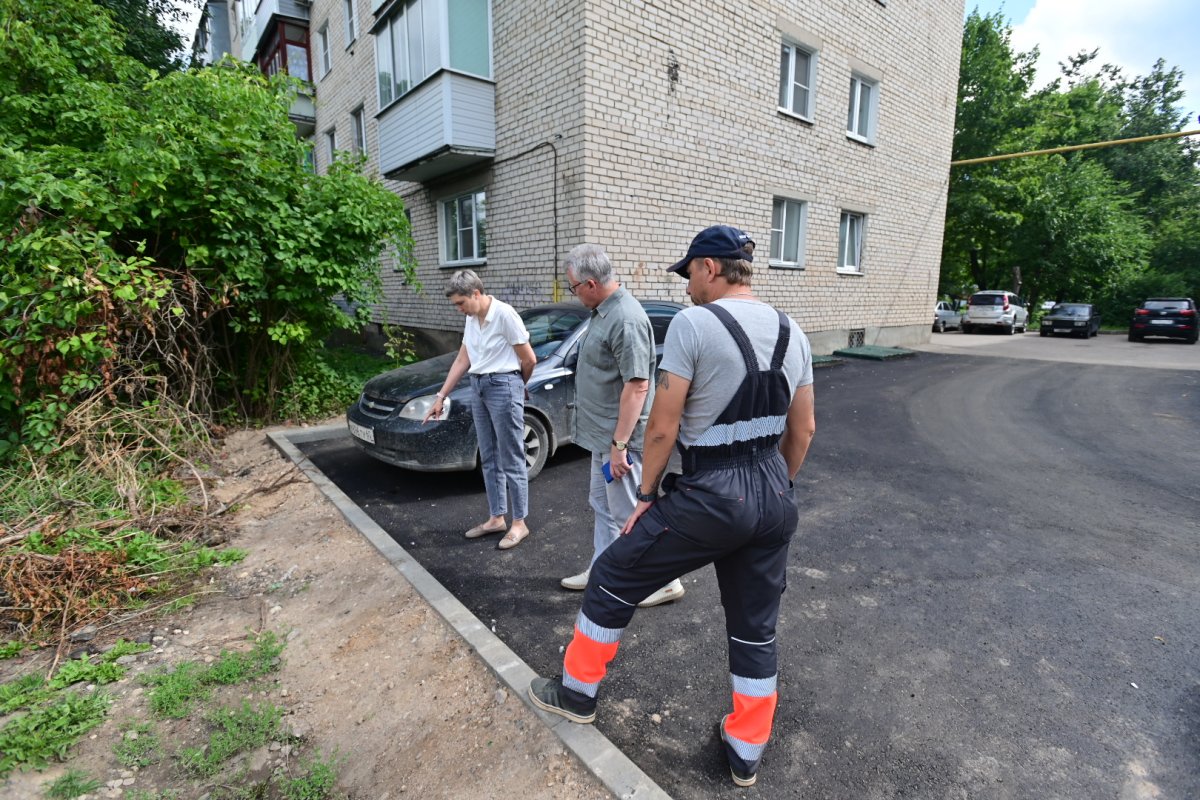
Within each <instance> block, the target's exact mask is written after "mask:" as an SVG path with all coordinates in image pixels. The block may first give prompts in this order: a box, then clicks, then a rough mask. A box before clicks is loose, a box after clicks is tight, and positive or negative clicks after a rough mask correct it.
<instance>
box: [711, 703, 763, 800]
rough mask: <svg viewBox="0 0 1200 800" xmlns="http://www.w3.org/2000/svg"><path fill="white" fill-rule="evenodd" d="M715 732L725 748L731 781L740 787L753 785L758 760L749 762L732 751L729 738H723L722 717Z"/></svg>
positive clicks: (756, 778) (723, 722) (756, 777)
mask: <svg viewBox="0 0 1200 800" xmlns="http://www.w3.org/2000/svg"><path fill="white" fill-rule="evenodd" d="M717 732H718V734H720V737H721V745H722V746H723V747H724V748H725V759H726V760H727V761H728V762H729V774H730V775H731V776H732V777H733V782H734V783H736V784H737V785H738V786H742V787H746V786H753V785H754V782H755V781H757V780H758V762H757V761H756V762H754V763H753V764H750V763H748V762H746V761H743V760H742V758H741V756H739V755H738V754H737V753H736V752H734V750H733V747H732V746H731V745H730V744H729V740H728V739H726V738H725V718H724V717H722V718H721V722H720V723H718V725H717Z"/></svg>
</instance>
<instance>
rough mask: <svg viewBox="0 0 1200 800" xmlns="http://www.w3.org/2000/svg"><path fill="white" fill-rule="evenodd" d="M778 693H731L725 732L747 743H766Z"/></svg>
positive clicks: (773, 717) (769, 735)
mask: <svg viewBox="0 0 1200 800" xmlns="http://www.w3.org/2000/svg"><path fill="white" fill-rule="evenodd" d="M778 702H779V694H778V693H777V692H772V693H771V694H769V695H767V696H766V697H750V696H748V695H744V694H738V693H737V692H734V693H733V713H732V714H730V715H729V716H728V717H727V718H726V719H725V732H726V733H727V734H729V735H730V736H733V737H734V738H737V739H740V740H742V741H743V742H747V743H748V744H766V742H767V739H770V738H771V722H772V721H773V720H774V719H775V705H776V704H777V703H778Z"/></svg>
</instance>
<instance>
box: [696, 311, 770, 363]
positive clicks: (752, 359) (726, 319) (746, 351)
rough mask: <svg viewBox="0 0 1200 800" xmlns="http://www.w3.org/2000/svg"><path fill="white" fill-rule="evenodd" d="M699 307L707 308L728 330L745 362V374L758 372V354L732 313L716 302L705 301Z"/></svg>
mask: <svg viewBox="0 0 1200 800" xmlns="http://www.w3.org/2000/svg"><path fill="white" fill-rule="evenodd" d="M700 307H701V308H707V309H708V310H709V311H711V312H712V313H713V314H715V315H716V317H717V319H719V320H721V324H722V325H724V326H725V329H726V330H728V331H729V335H730V336H732V337H733V341H734V342H735V343H737V346H738V350H740V351H741V353H742V360H743V361H745V362H746V374H747V375H752V374H753V373H755V372H758V371H759V369H758V356H756V355H754V346H753V345H751V344H750V338H749V337H748V336H746V332H745V331H744V330H742V326H741V325H739V324H738V322H737V320H736V319H734V318H733V315H732V314H730V313H729V312H728V311H727V310H725V309H724V308H722V307H721V306H719V305H717V304H716V303H705V304H704V305H702V306H700Z"/></svg>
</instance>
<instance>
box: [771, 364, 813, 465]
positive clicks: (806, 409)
mask: <svg viewBox="0 0 1200 800" xmlns="http://www.w3.org/2000/svg"><path fill="white" fill-rule="evenodd" d="M816 432H817V419H816V415H815V412H814V403H813V387H812V384H811V383H810V384H809V385H808V386H800V387H798V388H797V389H796V393H795V394H794V395H793V396H792V404H791V405H790V406H788V413H787V424H786V425H785V427H784V429H783V438H782V439H780V441H779V452H781V453H783V459H784V460H785V461H787V468H788V478H790V479H792V480H795V478H796V473H798V472H799V471H800V465H801V464H803V463H804V457H805V456H806V455H808V446H809V444H810V443H811V442H812V438H813V434H814V433H816Z"/></svg>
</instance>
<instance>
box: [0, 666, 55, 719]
mask: <svg viewBox="0 0 1200 800" xmlns="http://www.w3.org/2000/svg"><path fill="white" fill-rule="evenodd" d="M50 694H51V692H50V690H49V689H47V688H46V679H45V678H43V677H42V676H41V675H37V674H29V675H24V676H22V677H20V678H17V679H16V680H15V681H9V682H8V683H5V684H0V716H3V715H6V714H9V713H10V712H13V711H16V710H17V709H18V708H24V707H25V706H31V705H33V704H34V703H40V702H42V701H43V700H48V699H49V698H50Z"/></svg>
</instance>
